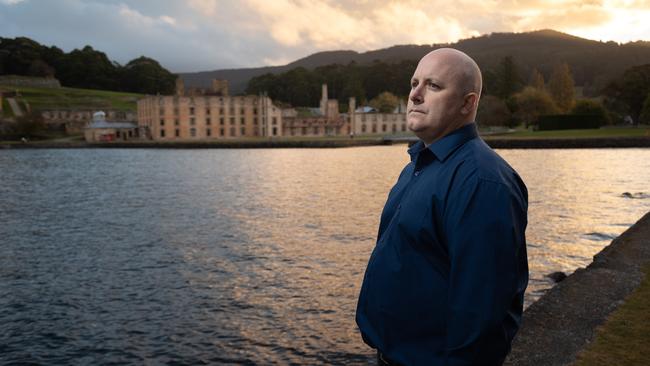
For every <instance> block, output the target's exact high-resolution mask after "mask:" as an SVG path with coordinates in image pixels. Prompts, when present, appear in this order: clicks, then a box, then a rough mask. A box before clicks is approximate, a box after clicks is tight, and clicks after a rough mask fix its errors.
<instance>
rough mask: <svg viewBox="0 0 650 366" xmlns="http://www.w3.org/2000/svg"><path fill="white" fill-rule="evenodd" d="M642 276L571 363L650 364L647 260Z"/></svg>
mask: <svg viewBox="0 0 650 366" xmlns="http://www.w3.org/2000/svg"><path fill="white" fill-rule="evenodd" d="M644 273H645V278H644V280H643V281H642V282H641V285H640V286H639V287H638V288H637V289H636V290H635V291H634V292H633V293H632V294H631V295H630V296H629V297H628V298H627V299H626V301H625V303H624V304H623V305H621V306H620V307H619V308H618V309H617V310H616V311H615V312H614V313H613V314H611V315H610V316H609V318H608V319H607V322H605V324H604V325H603V326H601V327H600V328H598V331H597V335H596V338H595V340H594V342H592V343H591V344H590V345H589V346H588V347H587V348H586V349H585V350H584V351H583V352H582V353H580V354H579V355H578V361H577V362H576V363H575V364H574V366H600V365H602V366H606V365H607V366H609V365H619V366H632V365H650V352H648V351H649V350H650V264H646V265H645V267H644Z"/></svg>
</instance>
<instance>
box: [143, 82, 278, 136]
mask: <svg viewBox="0 0 650 366" xmlns="http://www.w3.org/2000/svg"><path fill="white" fill-rule="evenodd" d="M179 80H180V79H179ZM227 93H228V83H227V82H226V81H215V82H214V83H213V87H212V89H210V90H206V89H198V88H192V89H188V90H185V88H184V87H183V84H182V81H179V82H177V87H176V95H174V96H147V97H145V98H141V99H139V100H138V126H139V127H140V128H141V130H143V131H145V132H144V133H145V137H146V138H148V139H152V140H192V139H223V138H245V137H260V136H271V137H273V136H282V110H281V109H280V108H278V107H276V106H275V105H273V102H272V101H271V99H270V98H269V97H267V96H263V95H259V96H256V95H246V96H230V95H228V94H227Z"/></svg>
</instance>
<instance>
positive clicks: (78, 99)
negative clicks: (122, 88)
mask: <svg viewBox="0 0 650 366" xmlns="http://www.w3.org/2000/svg"><path fill="white" fill-rule="evenodd" d="M0 87H2V85H0ZM4 89H6V90H17V91H18V92H19V93H20V94H21V96H22V98H23V99H24V100H26V101H27V102H28V103H29V105H30V106H31V108H32V110H45V109H93V110H97V109H114V110H121V111H135V110H136V102H137V100H138V98H140V97H142V96H143V95H141V94H134V93H122V92H113V91H105V90H93V89H77V88H33V87H15V86H4Z"/></svg>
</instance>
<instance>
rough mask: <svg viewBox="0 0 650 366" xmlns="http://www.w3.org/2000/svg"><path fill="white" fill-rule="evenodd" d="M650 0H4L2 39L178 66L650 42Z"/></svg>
mask: <svg viewBox="0 0 650 366" xmlns="http://www.w3.org/2000/svg"><path fill="white" fill-rule="evenodd" d="M649 19H650V0H639V1H630V0H587V1H576V0H546V1H544V0H505V1H493V0H471V1H469V0H453V1H451V0H447V1H438V0H433V1H411V0H399V1H398V0H393V1H390V0H389V1H371V0H339V1H334V0H238V1H236V0H185V1H182V0H0V37H5V38H13V37H18V36H25V37H29V38H31V39H33V40H35V41H37V42H39V43H41V44H44V45H47V46H52V45H54V46H57V47H59V48H61V49H63V50H64V51H66V52H69V51H71V50H73V49H75V48H82V47H84V46H85V45H90V46H92V47H93V48H95V49H97V50H100V51H103V52H105V53H106V54H107V55H108V57H109V58H110V59H111V60H114V61H117V62H119V63H120V64H126V63H127V62H128V61H130V60H132V59H134V58H136V57H139V56H141V55H144V56H147V57H151V58H154V59H156V60H158V61H159V62H160V63H161V64H162V66H164V67H165V68H167V69H169V70H170V71H172V72H193V71H207V70H216V69H223V68H241V67H258V66H267V65H284V64H287V63H289V62H292V61H295V60H297V59H299V58H302V57H305V56H308V55H310V54H313V53H316V52H319V51H328V50H353V51H358V52H364V51H368V50H374V49H380V48H385V47H390V46H393V45H396V44H432V43H447V42H455V41H458V40H460V39H464V38H469V37H473V36H479V35H483V34H489V33H492V32H526V31H532V30H539V29H554V30H558V31H561V32H565V33H569V34H572V35H576V36H579V37H583V38H588V39H594V40H602V41H610V40H611V41H615V42H619V43H625V42H629V41H636V40H645V41H650V21H648V20H649Z"/></svg>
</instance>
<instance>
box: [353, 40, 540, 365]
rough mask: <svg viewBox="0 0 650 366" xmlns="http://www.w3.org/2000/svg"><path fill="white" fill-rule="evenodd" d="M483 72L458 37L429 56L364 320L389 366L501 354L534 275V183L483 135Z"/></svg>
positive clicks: (475, 360) (382, 229) (412, 105)
mask: <svg viewBox="0 0 650 366" xmlns="http://www.w3.org/2000/svg"><path fill="white" fill-rule="evenodd" d="M481 84H482V81H481V72H480V70H479V68H478V66H477V65H476V63H475V62H474V61H473V60H472V59H471V58H470V57H469V56H467V55H466V54H464V53H462V52H460V51H457V50H454V49H449V48H443V49H438V50H435V51H433V52H431V53H429V54H427V55H426V56H424V57H423V58H422V60H420V63H419V64H418V66H417V69H416V70H415V73H414V74H413V78H412V80H411V92H410V95H409V101H408V107H407V113H408V115H407V123H408V127H409V129H410V130H411V131H413V132H414V133H415V135H416V136H417V137H418V138H419V139H420V140H421V141H419V142H417V143H416V144H415V145H413V146H412V147H411V148H410V149H409V154H410V155H411V162H410V163H409V164H408V165H406V167H405V168H404V170H403V171H402V173H401V174H400V176H399V179H398V180H397V183H396V184H395V186H394V187H393V188H392V190H391V191H390V194H389V195H388V200H387V202H386V205H385V207H384V210H383V212H382V215H381V222H380V225H379V235H378V239H377V244H376V246H375V248H374V250H373V253H372V255H371V256H370V260H369V262H368V267H367V269H366V274H365V277H364V280H363V285H362V287H361V293H360V295H359V302H358V305H357V318H356V320H357V324H358V325H359V329H360V331H361V334H362V337H363V340H364V341H365V342H366V343H367V344H368V345H370V346H371V347H373V348H376V349H377V355H378V362H379V364H380V365H445V366H447V365H500V364H502V363H503V361H504V359H505V357H506V355H507V354H508V352H509V351H510V343H511V341H512V339H513V337H514V335H515V333H516V332H517V329H518V328H519V323H520V320H521V313H522V309H523V297H524V291H525V289H526V285H527V283H528V262H527V257H526V239H525V230H526V223H527V218H526V212H527V207H528V193H527V190H526V186H525V185H524V183H523V182H522V180H521V179H520V178H519V176H518V175H517V173H516V172H515V171H514V170H513V169H512V168H511V167H510V166H509V165H508V164H507V163H506V162H505V161H504V160H503V159H501V158H500V157H499V156H498V155H497V154H496V153H495V152H494V151H492V149H490V148H489V147H488V146H487V145H486V144H485V142H484V141H483V140H481V138H479V137H478V135H477V130H476V124H475V123H474V120H475V118H476V110H477V107H478V101H479V97H480V94H481Z"/></svg>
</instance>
